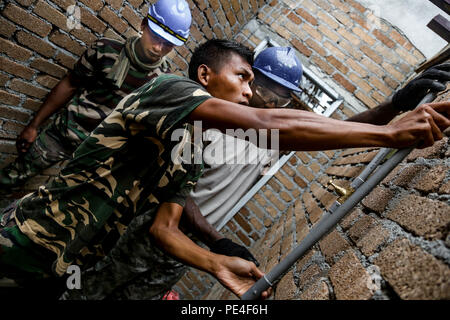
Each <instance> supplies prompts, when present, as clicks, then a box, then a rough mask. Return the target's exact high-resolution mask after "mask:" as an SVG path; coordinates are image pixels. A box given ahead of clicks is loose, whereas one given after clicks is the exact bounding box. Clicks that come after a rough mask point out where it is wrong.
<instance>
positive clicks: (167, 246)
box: [150, 226, 220, 275]
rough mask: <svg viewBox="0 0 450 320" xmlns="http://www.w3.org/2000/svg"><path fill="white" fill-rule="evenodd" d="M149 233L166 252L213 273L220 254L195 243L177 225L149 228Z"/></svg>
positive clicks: (192, 265)
mask: <svg viewBox="0 0 450 320" xmlns="http://www.w3.org/2000/svg"><path fill="white" fill-rule="evenodd" d="M150 235H151V237H152V238H153V239H154V240H155V242H156V243H157V244H158V246H159V247H160V248H161V249H162V250H164V251H165V252H166V253H167V254H169V255H171V256H172V257H174V258H175V259H177V260H178V261H180V262H182V263H184V264H187V265H189V266H191V267H194V268H197V269H200V270H202V271H205V272H208V273H210V274H212V275H215V274H216V273H217V272H218V271H219V270H218V267H217V266H218V262H219V260H220V256H219V255H217V254H215V253H212V252H211V251H208V250H206V249H203V248H201V247H199V246H198V245H196V244H195V243H194V242H193V241H192V240H191V239H189V238H188V237H187V236H186V235H185V234H184V233H182V232H181V231H180V230H179V229H178V228H177V227H175V226H173V227H170V226H168V227H166V226H164V227H158V228H154V227H153V226H152V228H150Z"/></svg>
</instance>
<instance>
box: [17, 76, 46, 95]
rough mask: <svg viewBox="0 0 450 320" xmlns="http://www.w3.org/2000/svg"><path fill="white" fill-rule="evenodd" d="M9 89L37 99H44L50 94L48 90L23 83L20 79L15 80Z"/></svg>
mask: <svg viewBox="0 0 450 320" xmlns="http://www.w3.org/2000/svg"><path fill="white" fill-rule="evenodd" d="M9 88H11V89H12V90H14V91H17V92H21V93H24V94H26V95H29V96H32V97H35V98H43V97H45V96H46V95H47V93H48V92H49V91H48V90H45V89H42V88H38V87H35V86H33V85H31V84H29V83H26V82H23V81H21V80H18V79H13V80H12V81H11V83H10V84H9Z"/></svg>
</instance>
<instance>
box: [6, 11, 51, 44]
mask: <svg viewBox="0 0 450 320" xmlns="http://www.w3.org/2000/svg"><path fill="white" fill-rule="evenodd" d="M2 14H3V16H5V17H6V18H8V19H10V20H11V21H13V22H15V23H17V24H19V25H21V26H24V27H25V28H27V29H28V30H30V31H32V32H34V33H36V34H38V35H40V36H41V37H45V36H46V35H48V34H49V33H50V31H51V30H52V26H51V25H50V24H48V23H45V22H44V21H42V20H41V19H39V18H37V17H35V16H33V15H31V14H30V13H28V12H27V11H25V10H23V9H22V8H20V7H18V6H16V5H13V4H8V5H7V6H6V8H5V9H4V10H3V11H2Z"/></svg>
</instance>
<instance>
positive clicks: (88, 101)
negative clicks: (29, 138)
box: [55, 38, 170, 147]
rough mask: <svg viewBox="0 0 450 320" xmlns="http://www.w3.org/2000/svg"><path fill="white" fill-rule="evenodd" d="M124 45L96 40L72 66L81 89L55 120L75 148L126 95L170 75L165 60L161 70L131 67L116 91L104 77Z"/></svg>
mask: <svg viewBox="0 0 450 320" xmlns="http://www.w3.org/2000/svg"><path fill="white" fill-rule="evenodd" d="M124 45H125V43H124V42H120V41H117V40H113V39H108V38H102V39H99V40H97V41H96V42H95V43H94V44H92V45H91V46H90V47H89V48H88V49H87V50H86V51H85V52H84V53H83V55H81V57H80V59H79V60H78V61H77V63H76V64H75V66H74V69H73V71H72V74H73V75H74V76H75V77H76V79H77V81H78V82H79V86H80V87H79V89H78V90H77V92H76V93H75V95H74V96H73V98H72V99H71V100H70V101H69V102H68V103H67V105H66V107H65V108H63V109H62V110H61V111H60V112H59V113H58V114H57V116H56V118H55V125H56V127H57V128H58V130H59V132H61V135H62V136H63V137H65V138H66V139H67V140H68V142H69V143H71V144H72V145H73V146H74V147H77V146H78V145H79V144H80V143H81V142H83V140H84V139H86V137H87V136H88V135H89V133H90V132H91V131H92V130H94V129H95V127H97V126H98V125H99V124H100V122H101V121H102V120H103V119H105V118H106V117H107V116H108V115H109V114H110V113H111V111H112V110H113V109H114V108H115V107H116V106H117V104H118V103H119V101H120V100H122V99H123V98H124V97H125V96H126V95H128V94H130V93H131V92H132V91H134V90H136V89H137V88H139V87H140V86H142V85H144V84H145V83H147V82H148V81H150V80H151V79H153V78H156V77H157V76H159V75H161V74H163V73H169V72H170V66H169V64H168V62H167V61H166V60H165V59H164V62H163V63H162V64H161V66H160V67H158V68H155V69H153V70H151V71H144V70H140V69H138V68H137V67H136V66H134V65H133V64H131V65H130V70H129V71H128V74H127V76H126V78H125V80H124V82H123V84H122V86H121V87H120V88H117V87H116V86H115V85H114V83H113V81H112V80H110V79H107V78H106V76H107V74H108V73H109V72H110V70H111V67H112V66H113V64H114V63H115V62H116V60H117V59H119V55H120V52H121V50H122V48H123V46H124Z"/></svg>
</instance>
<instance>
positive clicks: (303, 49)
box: [291, 38, 312, 57]
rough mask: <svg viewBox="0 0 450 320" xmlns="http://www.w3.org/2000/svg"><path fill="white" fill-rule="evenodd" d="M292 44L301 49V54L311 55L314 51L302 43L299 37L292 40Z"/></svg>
mask: <svg viewBox="0 0 450 320" xmlns="http://www.w3.org/2000/svg"><path fill="white" fill-rule="evenodd" d="M291 43H292V45H293V46H294V47H295V48H296V49H297V50H298V51H300V53H301V54H303V55H305V56H307V57H309V56H311V54H312V51H311V50H310V49H308V48H307V47H306V46H305V45H304V44H303V43H301V42H300V41H299V40H298V39H296V38H294V39H292V40H291Z"/></svg>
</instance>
